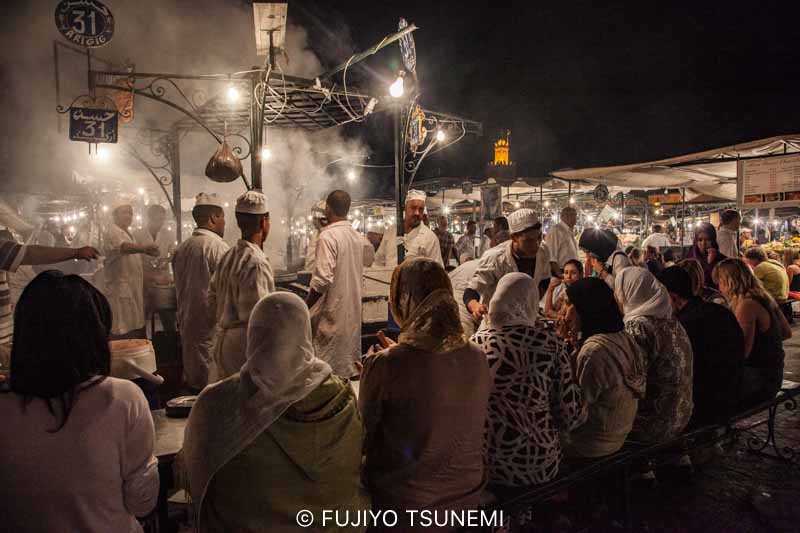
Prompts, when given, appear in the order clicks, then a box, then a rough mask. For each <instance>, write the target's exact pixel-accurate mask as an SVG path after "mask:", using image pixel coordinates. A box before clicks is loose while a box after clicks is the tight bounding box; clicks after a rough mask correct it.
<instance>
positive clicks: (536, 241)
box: [464, 209, 552, 320]
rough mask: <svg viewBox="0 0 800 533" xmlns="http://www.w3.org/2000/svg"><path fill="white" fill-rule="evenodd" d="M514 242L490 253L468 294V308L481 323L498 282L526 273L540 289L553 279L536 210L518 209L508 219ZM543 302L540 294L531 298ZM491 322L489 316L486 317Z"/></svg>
mask: <svg viewBox="0 0 800 533" xmlns="http://www.w3.org/2000/svg"><path fill="white" fill-rule="evenodd" d="M508 224H509V231H510V233H511V239H510V240H508V241H506V242H504V243H502V244H499V245H497V246H495V247H494V248H491V249H489V250H487V251H486V253H485V254H483V256H482V257H481V259H480V262H479V264H478V268H477V269H476V270H475V274H474V275H473V276H472V279H471V280H470V282H469V285H468V287H467V288H466V289H465V290H464V305H465V306H466V307H467V309H469V311H470V312H471V313H472V316H474V317H475V320H480V319H481V318H482V317H484V315H486V314H487V312H488V307H487V306H488V304H489V301H490V300H491V299H492V296H493V295H494V291H495V289H496V288H497V282H498V281H500V278H502V277H503V276H504V275H506V274H508V273H509V272H523V273H525V274H528V275H529V276H531V277H532V278H533V280H534V281H535V282H536V286H538V285H539V283H540V282H541V281H543V280H545V279H548V278H550V275H551V272H552V270H551V265H550V253H549V250H548V247H547V245H546V244H545V243H543V242H542V223H541V222H539V217H537V216H536V213H535V212H534V211H533V210H532V209H518V210H516V211H514V212H513V213H511V214H510V215H509V217H508ZM534 296H535V298H536V303H537V304H538V302H539V294H538V291H537V293H536V294H535V295H533V294H532V295H531V297H534ZM486 319H488V316H487V317H486Z"/></svg>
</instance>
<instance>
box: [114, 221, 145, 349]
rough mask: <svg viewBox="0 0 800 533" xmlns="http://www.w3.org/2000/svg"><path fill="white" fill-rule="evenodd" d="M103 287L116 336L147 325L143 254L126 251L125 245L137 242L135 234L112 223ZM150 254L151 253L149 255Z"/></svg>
mask: <svg viewBox="0 0 800 533" xmlns="http://www.w3.org/2000/svg"><path fill="white" fill-rule="evenodd" d="M105 243H106V246H105V256H106V258H105V262H104V263H103V267H104V268H103V282H104V283H103V286H104V292H105V295H106V298H107V299H108V303H109V305H110V306H111V312H112V313H113V315H114V323H113V326H112V327H111V333H112V334H113V335H122V334H124V333H128V332H129V331H133V330H135V329H139V328H142V327H144V296H143V290H144V289H143V284H144V274H143V271H142V258H141V257H139V254H123V253H122V250H121V247H122V245H123V244H125V243H128V244H135V242H134V240H133V236H132V235H131V234H130V233H128V231H127V230H124V229H122V228H120V227H119V226H117V225H116V224H112V225H111V227H110V228H109V229H108V233H107V235H106V238H105ZM148 257H149V256H148Z"/></svg>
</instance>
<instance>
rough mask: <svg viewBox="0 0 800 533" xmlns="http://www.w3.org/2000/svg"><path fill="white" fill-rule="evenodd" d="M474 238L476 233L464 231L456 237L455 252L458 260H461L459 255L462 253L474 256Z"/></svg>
mask: <svg viewBox="0 0 800 533" xmlns="http://www.w3.org/2000/svg"><path fill="white" fill-rule="evenodd" d="M476 239H477V235H470V234H469V233H465V234H464V235H462V236H461V237H459V238H458V241H456V253H457V254H458V259H459V261H460V260H461V256H462V255H463V254H470V255H471V256H473V257H474V256H475V240H476Z"/></svg>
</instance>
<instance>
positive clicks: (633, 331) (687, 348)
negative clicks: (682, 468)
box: [614, 267, 693, 443]
mask: <svg viewBox="0 0 800 533" xmlns="http://www.w3.org/2000/svg"><path fill="white" fill-rule="evenodd" d="M614 293H615V296H616V298H617V301H618V302H619V304H620V305H621V306H622V311H623V313H624V315H625V316H624V318H623V321H624V322H625V331H627V332H628V333H629V334H630V335H631V337H633V338H634V339H635V340H636V343H637V344H638V345H639V347H640V348H641V349H642V351H643V352H644V353H645V356H646V357H647V396H645V399H644V401H643V402H642V403H641V404H640V405H639V412H638V413H637V415H636V423H635V424H634V427H633V432H632V433H631V438H633V439H635V440H638V441H642V442H648V443H649V442H663V441H666V440H669V439H671V438H673V437H676V436H677V435H679V434H680V433H681V431H683V429H684V428H685V427H686V425H687V424H688V423H689V418H691V416H692V407H693V404H692V366H693V358H692V345H691V342H690V341H689V336H688V335H687V334H686V330H684V329H683V326H681V324H680V322H678V321H677V320H676V319H675V318H674V317H673V316H672V303H671V301H670V299H669V293H668V292H667V289H666V288H665V287H664V286H663V285H662V284H661V282H660V281H658V280H657V279H656V278H655V276H653V275H652V274H651V273H650V271H648V270H647V269H645V268H640V267H632V268H626V269H625V270H624V271H622V273H620V275H618V276H617V279H616V288H615V291H614Z"/></svg>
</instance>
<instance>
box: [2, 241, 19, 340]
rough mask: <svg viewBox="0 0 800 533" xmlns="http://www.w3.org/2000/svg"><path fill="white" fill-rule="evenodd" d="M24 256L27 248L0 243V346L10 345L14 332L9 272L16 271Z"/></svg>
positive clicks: (12, 243) (9, 243) (13, 243)
mask: <svg viewBox="0 0 800 533" xmlns="http://www.w3.org/2000/svg"><path fill="white" fill-rule="evenodd" d="M24 256H25V246H23V245H21V244H17V243H15V242H13V241H0V344H8V343H10V342H11V334H12V333H13V331H14V316H13V313H12V311H11V290H10V289H9V287H8V272H14V271H16V270H17V268H18V267H19V264H20V263H21V262H22V258H23V257H24Z"/></svg>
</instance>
